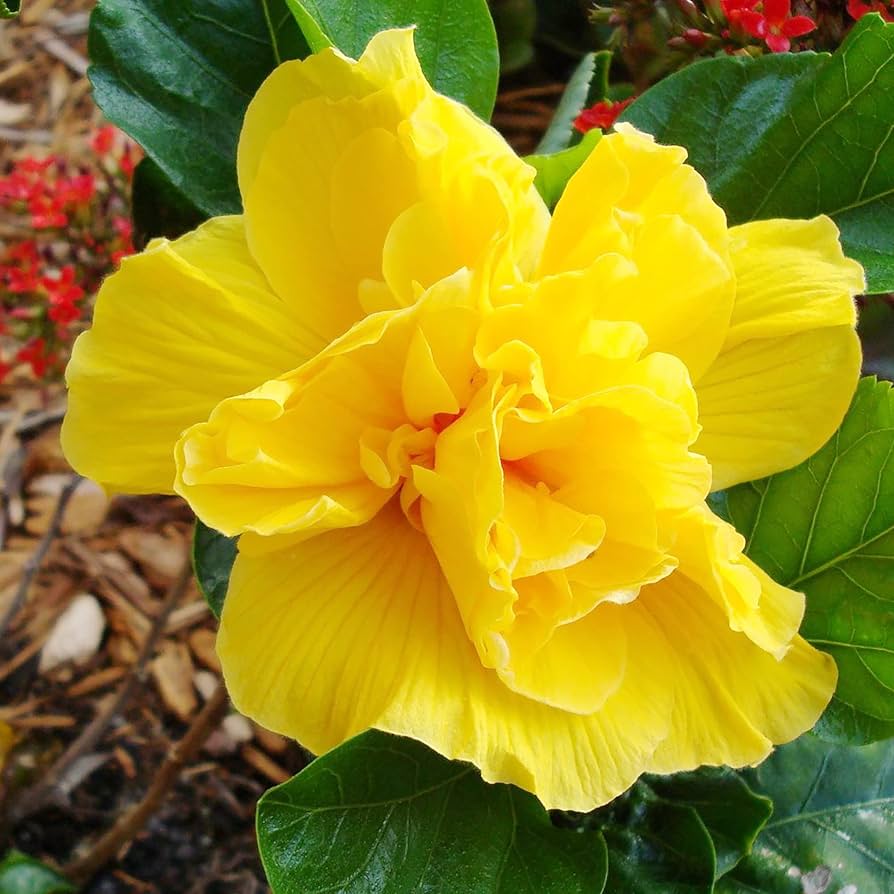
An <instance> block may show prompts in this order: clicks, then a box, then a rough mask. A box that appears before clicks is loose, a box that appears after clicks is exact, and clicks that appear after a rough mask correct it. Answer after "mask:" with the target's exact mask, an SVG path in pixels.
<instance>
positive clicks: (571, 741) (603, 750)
mask: <svg viewBox="0 0 894 894" xmlns="http://www.w3.org/2000/svg"><path fill="white" fill-rule="evenodd" d="M625 608H628V607H625ZM625 625H626V636H627V639H628V640H629V641H630V642H631V643H635V644H636V648H635V650H633V652H632V653H631V658H630V660H628V662H627V664H626V666H625V672H624V678H623V681H622V682H621V684H620V685H619V686H618V687H617V688H616V691H615V692H614V694H613V695H611V697H610V698H609V699H608V700H607V701H606V703H605V705H604V707H603V708H602V709H601V710H600V711H599V712H598V713H596V714H594V715H590V716H581V715H575V714H569V713H568V712H565V711H559V710H557V709H555V708H551V707H549V706H547V705H542V704H538V703H537V702H535V701H532V700H530V699H527V698H524V697H523V696H519V695H516V694H514V693H512V692H511V691H510V690H509V689H507V688H506V686H505V685H504V684H503V683H502V682H501V681H500V680H499V678H498V677H497V675H496V674H495V673H493V672H492V671H489V670H487V669H485V668H484V667H482V665H481V663H480V661H479V659H478V656H477V654H476V652H475V649H474V648H473V647H472V645H471V643H470V642H469V641H468V638H467V637H466V634H465V630H464V627H463V624H462V621H461V620H460V617H459V613H458V612H457V609H456V605H455V602H454V601H453V597H452V595H451V593H450V591H449V589H448V587H447V585H446V582H445V581H444V578H443V576H442V575H441V573H440V571H439V568H438V565H437V562H436V560H435V558H434V555H433V554H432V552H431V549H430V547H429V546H428V544H427V543H426V541H425V538H424V536H423V535H422V534H420V533H419V532H417V531H416V530H415V529H414V528H412V527H411V526H410V525H409V524H408V523H407V521H406V519H405V518H404V516H403V515H402V513H401V512H400V509H399V508H398V507H397V506H395V505H394V504H391V505H389V506H387V507H386V508H384V509H383V510H382V512H380V513H379V515H377V516H376V517H375V519H374V520H373V521H372V522H370V523H369V524H367V525H363V526H361V527H358V528H352V529H348V530H341V531H332V532H328V533H325V534H322V535H320V536H319V537H316V538H314V539H312V540H309V541H305V542H302V543H298V544H295V545H293V546H291V547H288V548H286V549H283V550H280V551H278V552H275V553H269V554H265V555H263V556H248V555H245V554H240V556H239V557H238V558H237V561H236V566H235V568H234V570H233V577H232V581H231V585H230V591H229V594H228V596H227V601H226V603H225V606H224V612H223V618H222V620H221V630H220V634H219V638H218V652H219V654H220V656H221V661H222V664H223V667H224V675H225V678H226V682H227V687H228V689H229V691H230V693H231V695H232V697H233V701H234V704H235V705H236V706H237V707H238V708H239V710H240V711H242V712H244V713H246V714H247V715H248V716H250V717H253V718H254V719H256V720H257V721H259V722H260V723H262V724H263V725H264V726H266V727H268V728H269V729H273V730H276V731H278V732H281V733H283V734H285V735H289V736H293V737H295V738H297V739H298V740H299V741H300V742H302V743H303V744H304V745H306V746H307V747H308V748H310V749H311V750H313V751H315V752H318V753H320V752H323V751H325V750H327V749H328V748H331V747H333V746H335V745H337V744H339V743H340V742H342V741H343V740H344V739H346V738H348V737H349V736H351V735H354V734H355V733H357V732H360V731H361V730H362V729H364V728H366V727H368V726H375V727H378V728H380V729H384V730H386V731H388V732H392V733H395V734H398V735H407V736H412V737H414V738H417V739H420V740H421V741H423V742H425V743H427V744H428V745H430V746H431V747H432V748H434V749H436V750H437V751H439V752H440V753H441V754H444V755H445V756H446V757H448V758H451V759H458V760H467V761H472V762H473V763H475V764H476V765H477V766H478V767H480V768H481V771H482V774H483V776H484V778H485V779H487V780H489V781H494V782H496V781H499V782H511V783H514V784H516V785H521V786H522V787H524V788H526V789H528V790H529V791H532V792H534V793H535V794H536V795H537V796H538V797H539V798H540V799H541V800H542V801H543V803H544V804H545V805H546V806H548V807H562V808H566V809H576V810H588V809H590V808H592V807H594V806H596V805H597V804H602V803H605V802H606V801H608V800H611V799H612V798H613V797H615V796H616V795H618V794H620V793H621V792H622V791H624V789H626V788H627V787H628V786H629V785H630V784H631V783H632V782H633V781H634V780H635V779H636V777H637V776H638V775H639V773H640V772H642V768H643V767H644V766H645V765H646V764H647V763H648V760H649V758H650V755H651V754H652V752H653V751H654V749H655V746H656V744H657V742H658V741H659V740H660V739H661V738H662V737H663V735H664V734H665V733H666V731H667V729H668V723H669V719H668V718H669V714H670V707H671V697H672V696H671V690H670V689H669V687H667V686H665V681H666V680H667V679H669V673H670V665H669V664H668V660H667V649H666V646H665V644H664V643H663V639H662V637H661V636H660V634H659V633H658V632H657V630H656V629H655V627H654V624H652V622H651V621H650V620H649V619H648V617H646V616H645V615H644V614H643V613H639V612H637V611H636V609H635V608H633V611H632V612H631V615H630V616H629V617H628V618H626V619H625Z"/></svg>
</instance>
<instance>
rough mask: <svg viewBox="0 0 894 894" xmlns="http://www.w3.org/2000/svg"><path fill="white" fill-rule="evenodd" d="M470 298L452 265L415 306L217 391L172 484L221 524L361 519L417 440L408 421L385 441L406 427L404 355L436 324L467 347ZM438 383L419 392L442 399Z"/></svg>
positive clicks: (377, 503) (366, 322)
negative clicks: (290, 366)
mask: <svg viewBox="0 0 894 894" xmlns="http://www.w3.org/2000/svg"><path fill="white" fill-rule="evenodd" d="M470 300H471V298H470V292H469V277H468V276H467V275H466V274H463V273H460V274H457V275H456V276H455V277H453V278H452V279H447V280H443V281H442V282H441V283H439V284H438V285H437V286H436V287H435V288H434V289H432V290H430V291H429V292H428V293H427V294H426V295H425V296H423V298H422V299H420V301H419V303H418V304H416V305H415V306H414V307H412V308H407V309H405V310H402V311H398V312H390V313H380V314H374V315H372V316H369V317H366V318H365V319H363V320H362V321H361V322H359V323H357V324H356V325H355V326H354V327H352V328H351V329H350V330H349V331H348V332H347V333H346V334H345V335H344V336H342V337H341V338H340V339H337V340H336V341H334V342H333V343H332V344H331V345H329V346H328V347H326V348H325V349H324V350H323V351H321V352H320V353H319V354H317V355H316V356H315V357H314V358H313V359H312V360H310V361H309V362H308V363H306V364H305V365H303V366H301V367H299V368H298V369H295V370H292V371H291V372H288V373H286V374H284V375H281V376H279V377H278V378H276V379H273V380H271V381H268V382H265V383H263V384H262V385H260V386H259V387H258V388H256V389H254V390H253V391H251V392H248V393H246V394H241V395H238V396H235V397H231V398H228V399H227V400H224V401H222V402H221V403H220V404H219V405H218V406H216V407H215V408H214V410H213V412H212V413H211V415H210V417H209V418H208V420H207V421H203V422H201V423H198V424H196V425H194V426H192V427H191V428H190V429H188V430H187V431H186V432H185V433H184V435H183V437H182V438H181V440H180V441H179V442H178V444H177V448H176V458H177V472H178V475H177V483H176V489H177V492H178V493H179V494H181V495H182V496H183V497H184V498H185V499H187V500H188V501H189V503H190V505H191V506H192V507H193V509H194V510H195V512H196V514H197V515H198V516H199V517H200V518H201V519H202V520H203V521H205V522H206V523H207V524H209V525H211V526H212V527H214V528H216V529H217V530H219V531H223V532H224V533H226V534H230V535H233V534H242V533H246V532H252V533H255V534H261V535H274V534H287V533H297V532H299V531H302V532H304V533H305V535H307V534H310V533H312V532H318V531H320V530H325V529H327V528H331V527H343V526H346V525H355V524H361V523H363V522H364V521H366V520H368V519H369V518H370V517H371V516H372V515H373V514H374V513H375V512H377V511H378V509H379V508H380V507H381V506H382V504H383V503H384V502H386V501H387V500H388V498H389V497H390V496H391V493H392V492H393V488H394V486H395V485H396V483H397V474H394V473H397V472H399V473H400V474H402V475H408V474H409V461H410V457H409V455H404V453H406V452H412V451H415V450H417V449H422V450H424V449H425V446H426V445H425V443H421V442H419V441H418V439H414V438H413V437H412V435H413V434H417V433H415V432H410V433H405V432H401V433H399V434H398V437H397V440H396V441H395V443H394V444H393V449H392V450H390V452H389V445H388V443H387V441H388V440H390V434H391V433H392V432H396V430H398V429H401V428H402V427H403V428H406V427H407V426H406V425H405V423H406V411H405V407H404V403H405V387H404V386H405V380H406V377H407V369H406V360H407V357H408V355H410V359H411V360H412V359H413V358H414V357H416V358H417V359H418V356H419V355H418V352H417V354H415V355H414V354H411V352H410V348H411V345H413V344H414V343H418V340H419V339H424V340H425V335H426V329H430V330H438V329H440V330H443V331H445V332H447V333H450V336H451V338H452V339H453V341H454V345H455V346H456V347H459V348H460V350H461V349H462V345H463V343H464V341H465V343H466V344H467V345H468V348H467V351H468V353H471V336H470V335H469V334H468V332H467V330H468V328H469V326H470V311H469V308H468V303H469V301H470ZM472 319H473V320H474V317H472ZM433 341H434V342H435V348H436V349H437V348H438V347H439V346H438V342H437V340H434V339H433ZM425 343H426V345H427V347H428V349H429V351H428V353H426V354H423V357H424V358H425V360H426V361H427V362H426V364H425V365H424V366H422V368H421V370H420V372H421V373H422V374H425V375H429V376H431V375H432V374H433V372H434V373H437V372H439V370H438V361H439V360H440V351H439V350H436V352H435V354H432V353H431V344H430V343H429V342H428V341H427V340H425ZM436 354H437V356H435V355H436ZM448 375H452V373H451V371H450V370H448ZM463 378H465V380H466V381H468V378H469V375H468V373H466V374H465V376H464V377H463ZM422 384H423V383H420V385H422ZM440 384H441V386H442V389H441V391H436V392H435V393H434V395H432V393H431V392H429V393H428V395H427V396H428V397H432V396H433V397H435V398H438V397H440V398H441V399H442V400H446V399H448V398H449V394H448V395H446V396H445V395H444V393H443V392H444V390H446V391H448V392H449V385H448V384H447V382H446V380H445V379H444V378H443V376H442V377H441V382H440ZM424 396H426V395H422V394H416V399H417V402H418V403H420V405H421V402H422V399H423V397H424ZM454 401H455V398H454ZM440 409H442V405H439V404H438V403H435V404H431V405H429V411H430V412H437V411H439V410H440ZM448 409H449V407H448ZM309 433H312V436H309ZM431 434H432V433H431V432H429V435H431ZM383 436H384V441H383ZM402 448H406V450H403V449H402ZM428 450H429V452H430V450H431V443H430V441H429V442H428ZM389 456H390V458H391V459H390V460H389ZM392 460H393V463H395V464H396V465H397V467H398V468H391V465H392V462H391V461H392ZM383 463H384V466H383Z"/></svg>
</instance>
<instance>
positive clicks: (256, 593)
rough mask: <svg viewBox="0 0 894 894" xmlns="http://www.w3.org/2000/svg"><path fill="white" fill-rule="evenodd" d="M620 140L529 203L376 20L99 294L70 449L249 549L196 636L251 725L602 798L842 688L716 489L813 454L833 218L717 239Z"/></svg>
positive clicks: (280, 86) (719, 752)
mask: <svg viewBox="0 0 894 894" xmlns="http://www.w3.org/2000/svg"><path fill="white" fill-rule="evenodd" d="M618 130H619V132H617V133H615V134H613V135H611V136H607V137H605V138H604V139H603V140H602V141H601V142H600V143H599V144H598V145H597V147H596V149H595V150H594V151H593V153H592V154H591V155H590V156H589V158H588V159H587V161H586V162H585V163H584V165H583V167H582V168H581V169H580V170H579V171H578V173H577V174H576V175H575V176H574V177H573V178H572V180H571V181H570V183H569V184H568V187H567V189H566V191H565V194H564V196H563V197H562V199H561V201H560V202H559V204H558V206H557V207H556V210H555V212H554V214H553V215H552V217H550V215H549V214H548V212H547V210H546V208H545V207H544V205H543V203H542V201H541V200H540V198H539V197H538V195H537V193H536V192H535V191H534V189H533V187H532V181H533V176H534V172H533V170H532V169H531V168H530V167H529V166H528V165H526V164H525V163H524V162H523V161H521V160H520V159H519V158H518V157H516V156H515V155H514V153H513V152H512V150H511V149H510V148H509V147H508V146H507V145H506V143H505V142H504V141H503V140H502V138H501V137H500V136H499V135H498V134H497V133H496V132H495V131H494V130H493V129H491V128H490V127H488V126H487V125H485V124H483V123H482V122H481V121H479V120H477V119H476V118H475V117H474V116H473V115H472V114H471V113H470V112H469V111H468V110H467V109H465V108H464V107H462V106H461V105H459V104H457V103H455V102H453V101H451V100H449V99H447V98H445V97H443V96H440V95H438V94H436V93H434V92H433V91H432V90H431V88H430V87H429V86H428V84H427V83H426V81H425V78H424V76H423V74H422V72H421V70H420V68H419V64H418V62H417V59H416V56H415V53H414V50H413V42H412V32H410V31H406V30H396V31H389V32H383V33H382V34H380V35H378V36H377V37H375V38H374V39H373V41H372V42H371V43H370V45H369V47H368V49H367V50H366V52H365V53H364V54H363V56H362V58H361V59H360V60H359V61H357V62H355V61H352V60H350V59H347V58H345V57H344V56H342V55H340V54H339V53H338V52H337V51H335V50H327V51H325V52H322V53H320V54H318V55H316V56H313V57H311V58H309V59H307V60H305V61H301V62H289V63H286V64H284V65H282V66H281V67H280V68H278V69H277V70H276V71H275V72H274V73H273V74H272V75H271V77H270V78H269V79H268V81H267V82H266V83H265V84H264V85H263V86H262V87H261V90H260V91H259V93H258V95H257V96H256V98H255V99H254V101H253V102H252V104H251V106H250V107H249V110H248V113H247V116H246V119H245V125H244V130H243V133H242V137H241V142H240V144H239V156H238V174H239V185H240V189H241V192H242V197H243V202H244V207H245V213H244V214H243V215H240V216H232V217H225V218H218V219H214V220H212V221H209V222H208V223H207V224H204V225H203V226H201V227H199V229H197V230H196V231H195V232H193V233H190V234H188V235H186V236H184V237H183V238H182V239H178V240H176V241H174V242H168V241H166V240H158V241H156V242H154V243H152V245H150V246H149V248H148V249H147V250H146V251H145V252H144V253H143V254H141V255H138V256H136V257H133V258H130V259H127V260H125V261H124V262H123V265H122V268H121V270H120V272H118V273H117V274H115V275H114V276H112V277H111V278H109V280H108V281H107V282H106V283H105V285H104V286H103V288H102V291H101V293H100V295H99V299H98V303H97V307H96V315H95V321H94V325H93V328H92V330H91V331H89V332H87V333H86V334H84V335H82V336H81V337H80V339H79V340H78V342H77V344H76V346H75V350H74V355H73V357H72V360H71V364H70V366H69V370H68V382H69V387H70V403H69V412H68V416H67V418H66V421H65V426H64V430H63V441H64V447H65V450H66V453H67V455H68V457H69V459H70V460H71V462H72V464H73V465H74V466H75V468H77V469H78V470H79V471H81V472H83V473H84V474H86V475H89V476H90V477H92V478H95V479H96V480H98V481H101V482H103V483H104V484H105V485H106V486H107V487H109V488H111V489H114V490H122V491H130V492H153V491H163V492H171V491H176V492H177V493H179V494H182V495H183V497H185V498H186V500H188V501H189V503H190V505H191V506H192V507H193V509H194V510H195V511H196V514H197V515H198V516H199V517H200V518H201V519H203V520H204V521H205V522H207V523H208V524H209V525H211V526H213V527H215V528H217V529H219V530H221V531H223V532H225V533H227V534H231V535H236V534H239V535H241V538H240V541H239V555H238V558H237V560H236V564H235V567H234V569H233V575H232V580H231V584H230V590H229V594H228V597H227V601H226V605H225V608H224V612H223V617H222V621H221V629H220V636H219V641H218V649H219V653H220V657H221V660H222V663H223V667H224V673H225V676H226V681H227V685H228V687H229V690H230V692H231V693H232V697H233V700H234V702H235V704H236V705H237V707H238V708H239V709H240V710H242V711H243V712H245V713H246V714H248V715H249V716H251V717H254V718H256V719H257V720H258V721H259V722H260V723H262V724H264V725H265V726H267V727H269V728H271V729H274V730H277V731H279V732H281V733H285V734H287V735H290V736H293V737H295V738H296V739H298V740H299V741H300V742H302V743H303V744H304V745H306V746H307V747H309V748H310V749H312V750H313V751H316V752H322V751H325V750H327V749H329V748H331V747H332V746H334V745H337V744H338V743H340V742H341V741H343V740H344V739H346V738H348V737H349V736H352V735H354V734H355V733H358V732H360V731H361V730H363V729H365V728H367V727H378V728H380V729H383V730H386V731H389V732H393V733H398V734H401V735H408V736H413V737H415V738H417V739H420V740H422V741H423V742H426V743H427V744H429V745H430V746H431V747H433V748H435V749H436V750H438V751H439V752H441V753H442V754H444V755H446V756H448V757H450V758H459V759H463V760H468V761H471V762H473V763H474V764H476V765H477V766H478V767H479V768H480V769H481V772H482V774H483V776H484V778H485V779H487V780H495V781H503V782H511V783H515V784H516V785H519V786H521V787H523V788H525V789H528V790H529V791H532V792H534V793H535V794H536V795H537V796H538V797H539V798H540V799H541V801H542V802H543V803H544V804H545V805H546V806H548V807H561V808H567V809H575V810H588V809H590V808H592V807H594V806H596V805H599V804H602V803H605V802H607V801H609V800H610V799H612V798H614V797H615V796H616V795H618V794H619V793H621V792H622V791H624V790H625V789H626V788H627V787H628V786H629V785H630V784H631V783H632V782H633V781H634V780H635V779H636V778H637V776H639V775H640V774H641V773H643V772H656V773H666V772H672V771H677V770H684V769H689V768H693V767H696V766H698V765H700V764H730V765H736V766H741V765H744V764H752V763H755V762H757V761H760V760H761V759H762V758H764V757H766V755H767V754H768V753H769V752H770V750H771V748H772V747H773V745H774V744H776V743H781V742H785V741H788V740H789V739H792V738H794V737H795V736H797V735H799V734H800V733H802V732H804V731H805V730H807V729H809V728H810V727H811V726H812V725H813V724H814V722H815V721H816V719H817V718H818V716H819V715H820V713H821V712H822V710H823V708H824V706H825V705H826V703H827V702H828V700H829V698H830V696H831V693H832V691H833V689H834V686H835V680H836V671H835V666H834V663H833V661H832V659H831V658H830V657H829V656H827V655H824V654H823V653H820V652H818V651H816V650H814V649H813V648H812V647H811V646H809V645H808V644H807V643H806V642H805V641H804V640H803V639H801V638H800V637H799V636H798V635H797V630H798V626H799V624H800V621H801V617H802V613H803V608H804V599H803V596H802V595H801V594H799V593H795V592H793V591H791V590H788V589H785V588H784V587H781V586H779V585H777V584H776V583H774V582H773V581H772V580H771V579H770V578H769V577H768V576H767V575H766V574H764V573H763V572H762V571H761V570H760V569H759V568H757V567H756V566H755V565H754V564H752V563H751V562H750V561H749V560H748V559H747V558H745V557H744V556H743V555H742V549H743V547H744V541H743V539H742V538H741V537H740V536H739V535H738V534H737V533H736V532H735V531H734V530H733V529H732V528H731V527H730V526H729V525H727V524H726V523H724V522H723V521H721V520H720V519H718V518H716V517H715V516H714V515H712V513H711V512H710V510H709V509H708V508H707V506H706V504H705V498H706V496H707V494H708V493H709V491H711V490H712V489H718V488H723V487H727V486H729V485H732V484H735V483H737V482H740V481H746V480H749V479H753V478H756V477H758V476H762V475H765V474H768V473H772V472H776V471H779V470H781V469H784V468H787V467H790V466H792V465H794V464H796V463H798V462H800V461H802V460H803V459H805V458H806V457H808V456H809V455H810V454H811V453H813V452H814V451H815V450H816V449H817V448H819V447H820V446H821V445H822V443H823V442H824V441H825V440H826V439H827V438H828V437H829V436H830V435H831V434H832V432H833V431H834V429H835V428H836V426H837V425H838V423H839V422H840V420H841V418H842V416H843V414H844V412H845V409H846V407H847V405H848V402H849V400H850V397H851V394H852V392H853V389H854V385H855V381H856V378H857V375H858V369H859V365H860V349H859V344H858V341H857V337H856V335H855V332H854V322H855V319H854V305H853V295H854V294H856V293H858V292H860V291H861V289H862V288H863V276H862V271H861V269H860V267H859V266H858V265H857V264H856V263H854V262H852V261H849V260H847V259H846V258H845V257H844V256H843V254H842V252H841V248H840V246H839V242H838V234H837V231H836V229H835V227H834V225H833V224H832V223H831V221H829V220H828V219H827V218H824V217H820V218H816V219H814V220H810V221H790V220H789V221H781V220H774V221H763V222H757V223H751V224H746V225H744V226H739V227H734V228H732V229H728V228H727V225H726V220H725V218H724V215H723V212H722V211H721V210H720V208H718V207H717V206H716V205H715V204H714V202H713V201H712V200H711V198H710V196H709V194H708V191H707V188H706V186H705V183H704V181H703V180H702V179H701V177H700V176H699V175H698V174H697V173H696V172H695V171H694V170H693V169H692V168H691V167H689V166H687V165H686V164H685V163H684V162H685V157H686V156H685V152H684V151H683V150H682V149H679V148H676V147H667V146H660V145H657V144H655V143H654V141H653V140H652V139H651V138H650V137H648V136H646V135H644V134H641V133H638V132H636V131H635V130H633V129H632V128H630V127H625V126H621V127H619V129H618Z"/></svg>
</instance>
